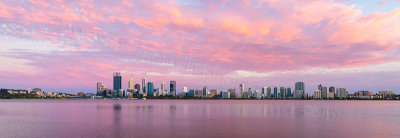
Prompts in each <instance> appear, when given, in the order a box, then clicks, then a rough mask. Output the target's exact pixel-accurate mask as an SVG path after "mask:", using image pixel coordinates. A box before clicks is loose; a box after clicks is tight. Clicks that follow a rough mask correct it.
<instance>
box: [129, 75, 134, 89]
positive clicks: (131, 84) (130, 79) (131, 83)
mask: <svg viewBox="0 0 400 138" xmlns="http://www.w3.org/2000/svg"><path fill="white" fill-rule="evenodd" d="M128 89H129V90H133V89H135V84H134V82H133V75H131V77H130V78H129V83H128Z"/></svg>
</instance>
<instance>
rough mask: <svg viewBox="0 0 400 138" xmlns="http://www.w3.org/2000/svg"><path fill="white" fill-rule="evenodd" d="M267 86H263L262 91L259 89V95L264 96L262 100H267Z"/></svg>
mask: <svg viewBox="0 0 400 138" xmlns="http://www.w3.org/2000/svg"><path fill="white" fill-rule="evenodd" d="M267 88H268V87H267V86H265V87H263V88H262V89H261V93H262V94H263V95H264V98H267V96H268V94H267Z"/></svg>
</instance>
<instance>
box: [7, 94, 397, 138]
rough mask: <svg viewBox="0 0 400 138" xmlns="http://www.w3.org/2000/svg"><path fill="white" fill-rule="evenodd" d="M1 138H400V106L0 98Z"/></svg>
mask: <svg viewBox="0 0 400 138" xmlns="http://www.w3.org/2000/svg"><path fill="white" fill-rule="evenodd" d="M0 137H191V138H195V137H199V138H205V137H247V138H250V137H400V102H398V101H294V100H293V101H279V100H271V101H267V100H261V101H259V100H253V101H245V100H184V101H183V100H146V101H142V100H107V101H105V100H0Z"/></svg>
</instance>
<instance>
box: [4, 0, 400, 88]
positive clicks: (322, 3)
mask: <svg viewBox="0 0 400 138" xmlns="http://www.w3.org/2000/svg"><path fill="white" fill-rule="evenodd" d="M399 15H400V9H395V10H392V11H389V12H376V13H372V14H363V11H362V9H359V8H357V6H356V5H347V4H346V3H343V2H342V1H326V0H307V1H296V0H287V1H277V0H252V1H240V0H239V1H230V0H226V1H188V2H176V1H170V0H167V1H152V0H138V1H126V0H123V1H120V2H111V1H93V0H85V1H80V2H75V1H62V0H57V1H50V0H32V1H24V2H17V1H4V2H0V19H1V20H0V23H1V26H0V28H2V29H1V31H0V35H1V36H7V37H15V38H19V39H22V40H26V42H27V43H30V41H47V42H48V43H51V44H53V46H54V49H55V50H48V49H37V48H26V47H25V46H17V47H19V48H16V49H20V48H21V47H24V49H25V51H28V52H25V53H23V52H22V51H21V52H18V51H17V53H18V55H17V56H16V55H12V54H10V53H2V55H0V56H3V57H7V58H13V59H16V60H24V61H30V63H29V64H30V65H32V66H35V68H38V69H39V70H41V71H42V72H54V71H55V70H60V72H58V71H57V72H54V73H55V74H58V73H60V74H63V75H64V76H63V75H60V78H59V80H60V81H61V80H62V79H66V80H68V79H67V78H73V77H80V78H81V79H83V80H87V81H90V83H82V82H81V83H80V84H75V85H81V84H88V85H90V84H92V83H94V82H96V81H98V80H101V79H106V77H107V76H105V75H100V74H101V73H103V74H107V72H112V71H117V70H125V71H127V72H135V71H143V72H154V73H153V74H157V73H158V76H162V77H161V78H163V77H165V78H167V77H171V78H174V77H183V78H182V80H193V79H194V78H198V77H199V76H210V74H213V75H214V76H220V75H222V76H223V75H227V74H235V73H238V71H241V72H242V73H241V74H242V75H238V76H241V77H242V78H247V77H248V75H249V74H250V75H251V74H254V73H261V74H264V76H265V74H270V73H271V72H290V71H299V70H304V69H306V68H329V69H341V68H353V67H363V66H368V65H374V64H384V63H389V62H396V61H399V56H398V55H399V53H398V51H399V50H398V49H399V45H400V39H399V36H400V21H399ZM9 40H11V39H9ZM3 49H4V48H3ZM10 49H12V48H9V47H8V48H7V51H9V50H10ZM14 49H15V48H14ZM33 49H34V50H33ZM14 51H15V50H14ZM32 51H36V52H37V51H42V52H37V53H36V55H32V53H31V52H32ZM43 51H46V52H43ZM60 63H65V64H60ZM54 65H58V66H65V65H68V66H69V67H67V68H59V67H58V66H54ZM89 69H90V70H92V71H90V72H88V71H85V70H89ZM61 71H65V72H72V73H70V74H65V73H63V72H61ZM22 72H28V69H23V70H22ZM79 72H85V73H87V74H82V73H79ZM94 72H97V73H94ZM179 73H181V74H186V75H181V76H180V75H177V74H179ZM243 73H244V75H243ZM1 74H3V73H1ZM160 74H161V75H160ZM246 74H247V75H246ZM40 76H46V75H44V74H41V73H38V74H37V76H36V77H39V78H40ZM261 76H263V75H261ZM266 76H268V75H266ZM63 77H64V78H63ZM44 78H46V77H44ZM49 79H50V78H49ZM83 80H82V81H83ZM158 80H160V79H158ZM71 81H72V79H71ZM70 83H71V85H70V86H71V87H76V86H74V84H73V83H74V82H70ZM76 83H78V82H76Z"/></svg>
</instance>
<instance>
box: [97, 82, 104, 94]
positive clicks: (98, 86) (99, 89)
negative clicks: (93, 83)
mask: <svg viewBox="0 0 400 138" xmlns="http://www.w3.org/2000/svg"><path fill="white" fill-rule="evenodd" d="M102 92H103V84H102V83H101V82H97V96H100V95H101V93H102Z"/></svg>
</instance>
